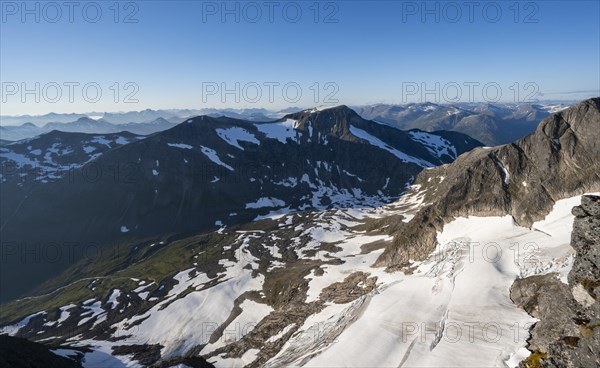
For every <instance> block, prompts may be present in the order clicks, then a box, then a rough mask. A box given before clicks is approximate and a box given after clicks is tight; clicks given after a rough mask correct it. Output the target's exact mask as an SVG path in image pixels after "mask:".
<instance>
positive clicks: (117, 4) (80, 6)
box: [0, 1, 140, 24]
mask: <svg viewBox="0 0 600 368" xmlns="http://www.w3.org/2000/svg"><path fill="white" fill-rule="evenodd" d="M0 12H1V14H0V19H1V22H2V23H50V24H51V23H100V22H111V23H139V22H140V18H139V14H140V3H139V2H137V1H2V2H0Z"/></svg>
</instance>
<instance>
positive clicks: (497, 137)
mask: <svg viewBox="0 0 600 368" xmlns="http://www.w3.org/2000/svg"><path fill="white" fill-rule="evenodd" d="M566 107H567V105H565V104H556V103H535V104H533V103H512V104H507V103H493V104H492V103H458V104H454V105H443V104H434V103H430V102H425V103H418V104H407V105H394V104H376V105H364V106H354V107H352V108H353V109H354V110H355V111H356V112H357V113H358V114H359V115H361V116H362V117H363V118H365V119H368V120H375V121H377V122H380V123H384V124H387V125H390V126H393V127H396V128H399V129H402V130H409V129H421V130H425V131H436V130H451V131H457V132H461V133H465V134H467V135H469V136H471V137H473V138H475V139H477V140H479V141H480V142H482V143H484V144H486V145H488V146H495V145H498V144H504V143H509V142H512V141H514V140H516V139H519V138H521V137H523V136H524V135H526V134H528V133H531V132H532V131H533V130H535V127H536V126H537V124H538V123H539V122H540V121H541V120H542V119H543V118H545V117H547V116H549V115H550V114H551V113H554V112H558V111H561V110H563V109H565V108H566ZM301 110H302V109H301V108H296V107H290V108H286V109H284V110H279V111H272V110H267V109H261V108H253V109H212V108H206V109H173V110H143V111H130V112H122V113H88V114H55V113H50V114H46V115H41V116H26V115H25V116H2V117H0V120H1V126H0V139H1V140H3V141H18V140H21V139H25V138H31V137H34V136H36V135H40V134H43V133H47V132H50V131H52V130H60V131H63V132H77V133H95V134H107V133H118V132H122V131H128V132H131V133H133V134H139V135H148V134H153V133H156V132H159V131H163V130H166V129H169V128H172V127H173V126H175V125H176V124H178V123H180V122H182V121H184V120H185V119H187V118H189V117H192V116H200V115H206V116H212V117H219V116H226V117H230V118H234V119H242V120H248V121H273V120H277V119H279V118H281V117H282V116H284V115H285V114H288V113H293V112H297V111H301Z"/></svg>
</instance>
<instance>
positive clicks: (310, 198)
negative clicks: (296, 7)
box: [0, 98, 600, 368]
mask: <svg viewBox="0 0 600 368" xmlns="http://www.w3.org/2000/svg"><path fill="white" fill-rule="evenodd" d="M598 131H600V98H594V99H590V100H587V101H584V102H581V103H580V104H577V105H575V106H572V107H570V108H567V109H565V110H562V111H560V112H557V113H555V114H553V115H550V116H548V117H547V118H545V119H544V120H542V121H541V123H540V124H539V125H538V126H537V129H536V130H535V132H533V133H531V134H529V135H527V136H526V137H524V138H521V139H519V140H516V141H515V142H513V143H510V144H506V145H502V146H497V147H493V148H489V147H481V146H482V144H481V143H479V142H478V141H476V140H475V139H472V138H469V137H468V136H466V135H464V134H461V133H457V132H445V131H440V132H437V131H436V132H425V131H422V130H410V131H402V130H398V129H397V128H395V127H391V126H389V125H386V124H380V123H377V122H375V121H370V120H365V119H363V118H361V117H360V116H359V115H358V114H357V113H355V112H354V111H353V110H351V109H349V108H347V107H345V106H340V107H335V108H330V109H311V110H305V111H301V112H298V113H293V114H290V115H287V116H285V117H284V118H282V119H280V120H277V121H273V122H267V123H257V122H251V121H244V120H237V119H231V118H212V117H207V116H200V117H196V118H191V119H188V120H186V121H185V122H183V123H181V124H179V125H177V126H175V127H173V128H171V129H168V130H165V131H163V132H159V133H155V134H153V135H150V136H139V135H134V134H125V133H115V134H112V135H108V134H107V135H103V136H100V135H81V136H78V137H77V138H75V139H72V137H73V136H72V134H75V133H57V132H52V133H48V134H45V135H42V136H40V137H37V138H35V139H31V140H27V141H20V142H17V143H12V144H3V145H2V147H1V148H0V159H1V160H3V161H2V163H3V166H4V167H7V168H10V170H7V171H5V172H3V177H2V184H1V185H0V188H1V190H2V198H3V202H2V213H1V214H2V223H1V231H2V233H1V235H2V239H3V243H2V247H3V249H2V254H3V255H4V259H3V267H2V284H1V287H2V289H1V292H2V300H3V304H2V306H1V312H0V325H1V326H2V327H1V330H0V331H1V332H2V334H5V335H7V336H1V337H0V342H2V344H1V346H3V347H4V346H6V347H7V348H4V349H5V350H4V351H8V350H10V352H11V353H10V354H8V353H6V354H5V353H3V354H2V357H4V356H6V358H2V359H13V360H12V362H13V364H19V363H14V362H15V361H16V362H21V363H22V364H26V363H27V362H31V361H34V360H36V359H39V358H40V357H42V356H44V357H47V360H46V362H47V366H64V367H69V366H83V367H125V366H130V367H141V366H151V367H175V366H178V367H288V366H304V367H367V366H368V367H449V366H452V367H506V366H508V367H517V366H520V367H528V368H533V367H597V366H598V365H599V364H600V360H599V358H598V357H599V356H600V352H599V351H598V346H600V344H599V342H600V322H599V321H600V303H599V302H598V297H599V295H600V272H599V269H600V254H599V249H600V236H599V234H598V231H599V230H598V229H599V227H598V225H599V224H600V197H598V196H596V195H594V194H597V193H598V192H600V174H599V173H600V163H599V162H598V157H600V143H598V142H599V140H598ZM77 134H79V133H77ZM77 142H80V143H79V144H78V143H77ZM61 152H62V154H61ZM59 156H60V158H59ZM61 160H62V161H61ZM65 160H70V161H69V162H67V161H65ZM122 163H128V164H131V165H132V167H133V169H131V172H128V175H127V178H128V179H130V180H124V179H123V177H122V176H117V180H115V175H114V171H110V170H108V168H114V167H120V165H121V164H122ZM64 166H68V167H71V166H72V169H68V170H64ZM281 167H283V168H285V170H281V169H279V170H275V169H276V168H281ZM92 168H95V169H96V171H95V172H99V171H101V172H102V173H104V174H103V175H96V177H94V178H95V180H91V179H90V175H91V170H92ZM248 168H251V169H248ZM40 169H43V170H40ZM244 170H246V171H244ZM40 172H41V174H40ZM106 172H109V173H110V175H106ZM96 178H97V179H96ZM42 197H44V198H46V199H45V200H44V202H43V206H42V204H41V198H42ZM5 198H8V200H7V201H5V200H4V199H5ZM48 208H51V209H52V212H49V210H48ZM5 239H7V240H6V241H5ZM73 243H74V244H75V246H74V247H73V248H76V249H77V250H76V251H73V253H74V254H73V255H72V256H70V257H64V256H63V257H59V258H60V259H58V260H57V259H56V258H57V257H54V258H52V257H51V256H49V255H47V256H46V257H40V259H36V260H35V262H34V261H32V260H31V259H27V258H26V257H27V255H28V254H30V253H31V251H28V252H23V249H31V247H32V246H34V245H35V246H36V247H37V248H34V249H35V250H36V252H34V253H35V254H38V255H39V254H40V253H41V254H44V251H47V250H49V249H51V246H52V247H53V248H57V244H58V245H59V247H58V248H61V247H60V246H64V245H65V244H73ZM89 244H93V245H94V246H93V247H91V246H89ZM26 247H30V248H26ZM69 249H70V248H69ZM90 249H94V250H95V252H89V251H88V250H90ZM66 258H68V259H66ZM65 267H66V268H65ZM63 270H64V271H63ZM45 280H48V281H45ZM33 351H36V352H37V353H36V354H32V353H31V352H33ZM8 364H11V361H10V360H8Z"/></svg>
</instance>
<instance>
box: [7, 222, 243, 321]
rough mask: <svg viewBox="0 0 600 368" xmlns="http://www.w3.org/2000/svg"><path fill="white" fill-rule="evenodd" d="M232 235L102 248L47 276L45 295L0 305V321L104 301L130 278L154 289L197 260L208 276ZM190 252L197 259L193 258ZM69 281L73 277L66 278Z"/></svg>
mask: <svg viewBox="0 0 600 368" xmlns="http://www.w3.org/2000/svg"><path fill="white" fill-rule="evenodd" d="M235 238H236V234H235V233H223V234H219V233H216V232H213V233H205V234H200V235H196V236H192V237H188V238H183V239H180V240H175V241H173V242H171V243H169V244H165V245H162V246H159V245H158V244H157V245H155V246H154V247H150V246H149V244H150V243H147V242H146V244H145V245H144V246H143V247H144V248H145V249H141V248H142V246H141V245H140V244H139V243H136V244H132V245H129V246H125V245H121V246H120V247H117V249H115V251H114V252H104V253H103V254H101V255H100V256H99V257H98V258H97V259H95V260H94V261H93V262H92V261H90V260H86V261H82V262H79V263H77V264H75V265H74V266H72V267H70V268H69V269H67V270H66V271H65V272H64V273H63V274H61V275H60V276H58V277H57V278H55V279H53V280H50V281H49V282H48V283H46V284H45V286H44V289H46V290H53V291H52V292H50V293H48V294H43V295H40V296H35V297H31V298H25V299H20V300H17V301H13V302H9V303H5V304H3V305H0V325H5V324H9V323H15V322H18V321H20V320H21V319H23V318H25V317H26V316H28V315H30V314H33V313H36V312H39V311H46V312H48V313H53V312H54V311H55V310H56V309H57V308H59V307H62V306H65V305H68V304H78V303H81V302H82V301H84V300H88V299H91V298H95V299H98V300H105V299H106V298H108V296H109V294H110V293H111V292H112V290H114V289H115V288H116V289H120V290H133V289H135V288H137V287H138V286H139V285H138V282H136V281H134V280H132V278H135V279H141V280H147V281H151V282H152V281H153V282H155V283H156V287H158V284H160V283H161V282H162V281H163V280H165V279H166V278H168V277H172V276H173V275H174V274H176V273H177V272H180V271H181V270H183V269H186V268H190V267H193V263H197V268H198V269H200V270H202V271H203V272H207V273H208V274H209V276H210V275H211V274H215V272H216V269H217V268H218V261H219V260H220V259H222V258H227V257H229V256H231V255H232V254H224V253H223V246H225V245H231V243H233V242H234V240H235ZM136 247H137V249H136ZM153 248H156V249H153ZM195 255H198V257H197V258H194V256H195ZM74 279H75V280H78V281H71V280H74ZM91 283H93V285H91ZM64 285H67V286H64Z"/></svg>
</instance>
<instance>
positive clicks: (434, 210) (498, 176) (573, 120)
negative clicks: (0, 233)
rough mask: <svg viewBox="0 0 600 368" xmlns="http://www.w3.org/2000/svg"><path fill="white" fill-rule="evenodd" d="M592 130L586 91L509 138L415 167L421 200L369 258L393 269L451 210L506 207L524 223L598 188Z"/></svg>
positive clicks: (491, 212)
mask: <svg viewBox="0 0 600 368" xmlns="http://www.w3.org/2000/svg"><path fill="white" fill-rule="evenodd" d="M599 130H600V98H594V99H590V100H587V101H584V102H582V103H580V104H578V105H576V106H573V107H571V108H569V109H566V110H564V111H561V112H559V113H557V114H554V115H552V116H550V117H548V118H546V119H545V120H543V121H542V122H541V123H540V125H539V126H538V128H537V130H536V131H535V132H534V133H532V134H530V135H528V136H526V137H524V138H522V139H520V140H518V141H516V142H514V143H512V144H507V145H504V146H499V147H495V148H490V149H485V148H478V149H475V150H473V151H471V152H468V153H466V154H464V155H462V156H460V157H459V158H458V159H457V160H456V161H455V162H453V163H451V164H448V165H443V166H440V167H436V168H434V169H430V170H425V171H423V172H421V173H420V174H419V175H418V177H417V180H416V181H415V184H416V185H418V187H417V188H419V190H420V191H422V192H423V194H424V196H425V203H426V205H425V206H423V208H422V209H421V210H420V211H419V212H418V213H417V214H416V215H415V217H414V218H413V219H412V220H411V221H410V222H409V223H408V224H405V225H403V226H401V228H400V229H399V231H398V232H397V233H396V235H395V241H394V244H393V245H392V246H389V247H388V248H387V249H386V251H385V252H384V254H382V256H381V257H380V258H379V259H378V261H377V262H376V265H377V266H386V267H389V268H390V269H400V268H403V267H405V266H407V265H408V262H409V260H410V259H423V258H424V257H425V256H427V255H428V254H430V253H431V252H432V251H433V249H434V248H435V245H436V232H438V231H441V229H442V228H443V226H444V223H446V222H448V221H450V220H452V219H453V218H454V217H458V216H469V215H478V216H502V215H505V214H510V215H512V217H513V218H514V220H515V221H516V222H517V223H518V224H519V225H522V226H530V225H531V224H532V223H533V222H534V221H536V220H540V219H542V218H543V216H545V215H546V214H547V213H548V212H549V211H550V209H551V208H552V205H553V204H554V202H556V201H557V200H559V199H563V198H567V197H571V196H575V195H581V194H584V193H586V192H593V191H597V190H600V162H599V161H598V160H597V157H600V143H599V140H598V131H599Z"/></svg>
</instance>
